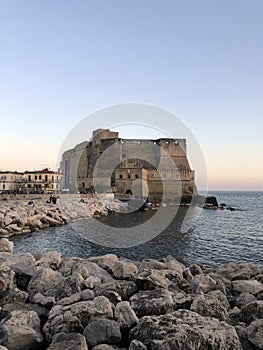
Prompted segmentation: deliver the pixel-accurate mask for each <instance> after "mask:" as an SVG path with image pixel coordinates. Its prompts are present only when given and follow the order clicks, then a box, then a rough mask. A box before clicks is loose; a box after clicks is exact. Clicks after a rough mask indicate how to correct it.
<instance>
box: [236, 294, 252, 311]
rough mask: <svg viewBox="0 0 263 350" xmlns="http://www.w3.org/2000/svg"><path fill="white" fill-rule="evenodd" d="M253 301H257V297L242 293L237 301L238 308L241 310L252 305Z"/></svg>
mask: <svg viewBox="0 0 263 350" xmlns="http://www.w3.org/2000/svg"><path fill="white" fill-rule="evenodd" d="M253 301H256V297H255V296H254V295H252V294H250V293H247V292H245V293H241V294H240V295H239V297H238V298H237V299H236V306H237V307H239V308H240V309H241V308H242V307H243V306H245V305H247V304H250V303H252V302H253Z"/></svg>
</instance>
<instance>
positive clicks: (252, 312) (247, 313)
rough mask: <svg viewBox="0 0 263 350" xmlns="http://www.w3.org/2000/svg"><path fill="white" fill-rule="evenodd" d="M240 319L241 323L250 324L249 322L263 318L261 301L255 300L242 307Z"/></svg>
mask: <svg viewBox="0 0 263 350" xmlns="http://www.w3.org/2000/svg"><path fill="white" fill-rule="evenodd" d="M240 317H241V319H242V321H243V322H245V323H246V324H250V323H251V322H253V321H255V320H257V319H260V318H263V300H256V301H254V302H252V303H250V304H247V305H245V306H243V307H242V309H241V312H240Z"/></svg>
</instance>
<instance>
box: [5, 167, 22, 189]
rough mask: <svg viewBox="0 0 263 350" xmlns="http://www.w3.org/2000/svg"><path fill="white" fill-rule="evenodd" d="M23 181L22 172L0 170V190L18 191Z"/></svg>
mask: <svg viewBox="0 0 263 350" xmlns="http://www.w3.org/2000/svg"><path fill="white" fill-rule="evenodd" d="M22 183H23V173H22V172H18V171H0V192H1V193H8V192H18V191H19V189H20V187H21V185H22Z"/></svg>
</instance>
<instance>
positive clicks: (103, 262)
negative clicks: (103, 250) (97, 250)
mask: <svg viewBox="0 0 263 350" xmlns="http://www.w3.org/2000/svg"><path fill="white" fill-rule="evenodd" d="M88 261H90V262H94V263H96V264H97V265H99V266H100V267H101V268H102V269H105V270H107V271H110V272H111V271H112V266H113V265H114V264H115V263H116V262H118V261H119V258H118V257H117V255H115V254H105V255H102V256H95V257H90V258H88Z"/></svg>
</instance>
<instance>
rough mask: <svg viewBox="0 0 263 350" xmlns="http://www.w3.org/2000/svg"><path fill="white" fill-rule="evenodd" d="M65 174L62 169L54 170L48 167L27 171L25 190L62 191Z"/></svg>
mask: <svg viewBox="0 0 263 350" xmlns="http://www.w3.org/2000/svg"><path fill="white" fill-rule="evenodd" d="M62 179H63V175H62V173H61V172H60V171H52V170H50V169H48V168H45V169H42V170H33V171H32V170H31V171H28V170H27V171H25V172H24V176H23V180H24V184H23V187H24V188H23V191H24V192H27V193H48V192H52V191H56V192H60V191H61V188H62Z"/></svg>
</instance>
